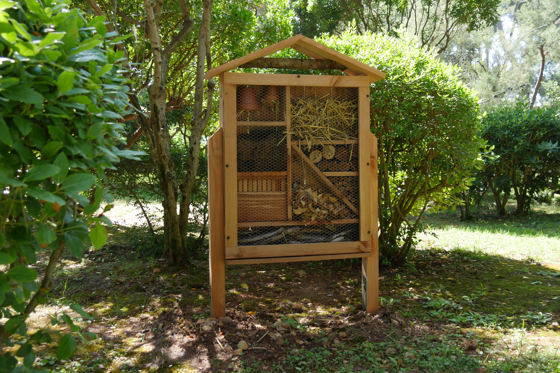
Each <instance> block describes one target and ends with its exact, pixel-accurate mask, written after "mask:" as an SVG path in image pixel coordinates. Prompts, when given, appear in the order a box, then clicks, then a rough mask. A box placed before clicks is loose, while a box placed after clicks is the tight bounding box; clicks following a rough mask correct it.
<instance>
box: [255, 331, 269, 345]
mask: <svg viewBox="0 0 560 373" xmlns="http://www.w3.org/2000/svg"><path fill="white" fill-rule="evenodd" d="M267 334H268V330H267V331H266V333H264V334H263V336H262V337H260V338H259V340H258V341H257V343H255V344H259V342H260V341H261V340H262V339H263V338H264V336H265V335H267Z"/></svg>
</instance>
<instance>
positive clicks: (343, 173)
mask: <svg viewBox="0 0 560 373" xmlns="http://www.w3.org/2000/svg"><path fill="white" fill-rule="evenodd" d="M323 174H325V176H326V177H332V176H358V175H359V173H358V172H353V171H348V172H323Z"/></svg>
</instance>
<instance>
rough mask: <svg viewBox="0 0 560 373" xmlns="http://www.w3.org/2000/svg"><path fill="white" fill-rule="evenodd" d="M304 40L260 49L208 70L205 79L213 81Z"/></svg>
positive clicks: (283, 41)
mask: <svg viewBox="0 0 560 373" xmlns="http://www.w3.org/2000/svg"><path fill="white" fill-rule="evenodd" d="M303 38H305V36H303V35H296V36H292V37H291V38H289V39H286V40H282V41H281V42H279V43H276V44H272V45H269V46H268V47H266V48H263V49H259V50H258V51H255V52H253V53H250V54H248V55H246V56H243V57H240V58H238V59H235V60H233V61H229V62H227V63H225V64H223V65H220V66H218V67H215V68H213V69H210V70H208V71H207V72H206V74H205V75H204V79H211V78H213V77H215V76H216V75H218V74H220V73H223V72H225V71H229V70H232V69H235V68H236V67H238V66H241V65H243V64H244V63H246V62H249V61H252V60H254V59H257V58H260V57H265V56H268V55H269V54H273V53H275V52H278V51H279V50H282V49H285V48H289V47H290V46H292V45H293V44H295V43H297V42H298V41H299V40H301V39H303ZM226 83H227V82H226Z"/></svg>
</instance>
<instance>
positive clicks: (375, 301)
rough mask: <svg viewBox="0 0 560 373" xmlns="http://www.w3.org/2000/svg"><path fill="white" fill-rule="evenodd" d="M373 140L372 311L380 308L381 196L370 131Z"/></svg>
mask: <svg viewBox="0 0 560 373" xmlns="http://www.w3.org/2000/svg"><path fill="white" fill-rule="evenodd" d="M370 142H371V155H370V165H371V167H370V174H371V200H372V206H371V217H372V222H371V223H372V227H371V251H372V253H373V256H372V257H371V258H368V264H367V265H370V264H369V262H371V265H370V266H371V268H370V270H371V271H372V272H371V275H370V277H371V279H372V282H373V283H372V284H370V285H369V286H370V288H372V290H371V295H370V296H371V298H370V299H371V302H370V305H369V307H370V308H371V311H369V312H377V311H378V310H379V196H378V183H379V181H378V178H379V177H378V163H377V137H375V135H374V134H372V133H370Z"/></svg>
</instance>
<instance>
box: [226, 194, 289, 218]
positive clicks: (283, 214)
mask: <svg viewBox="0 0 560 373" xmlns="http://www.w3.org/2000/svg"><path fill="white" fill-rule="evenodd" d="M237 206H238V215H237V221H238V222H239V223H243V222H262V221H286V220H287V219H288V214H287V211H286V192H280V193H278V192H258V193H238V194H237Z"/></svg>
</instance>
